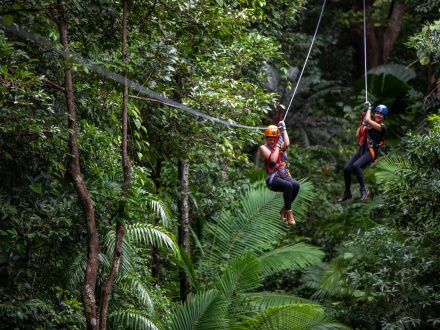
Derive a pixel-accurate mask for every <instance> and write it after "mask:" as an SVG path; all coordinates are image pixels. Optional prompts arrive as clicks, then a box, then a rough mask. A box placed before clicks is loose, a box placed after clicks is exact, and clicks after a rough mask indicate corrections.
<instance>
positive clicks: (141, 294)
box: [119, 274, 155, 316]
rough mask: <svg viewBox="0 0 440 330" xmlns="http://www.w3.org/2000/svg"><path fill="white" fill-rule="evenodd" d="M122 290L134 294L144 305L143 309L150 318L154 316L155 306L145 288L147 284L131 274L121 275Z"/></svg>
mask: <svg viewBox="0 0 440 330" xmlns="http://www.w3.org/2000/svg"><path fill="white" fill-rule="evenodd" d="M119 278H120V282H122V283H123V284H121V287H122V289H126V290H127V291H129V292H130V293H132V294H134V295H135V296H136V297H137V299H138V300H139V302H140V303H141V304H142V305H143V307H142V309H143V310H146V312H147V313H148V315H149V316H154V314H155V311H154V304H153V301H152V299H151V297H150V293H149V291H148V288H147V287H146V286H145V284H146V282H144V281H140V280H139V279H137V278H136V277H134V276H132V275H129V274H121V275H120V276H119Z"/></svg>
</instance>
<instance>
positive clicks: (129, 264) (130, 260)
mask: <svg viewBox="0 0 440 330" xmlns="http://www.w3.org/2000/svg"><path fill="white" fill-rule="evenodd" d="M103 242H104V244H105V245H106V246H107V247H108V253H107V258H108V259H112V258H113V249H114V246H115V242H116V232H115V231H114V230H109V231H108V232H107V234H106V235H105V236H104V240H103ZM122 251H123V253H122V254H121V264H120V267H121V270H122V271H123V272H126V273H128V272H130V271H131V270H132V269H133V267H134V257H135V255H136V248H135V246H134V245H133V244H130V242H128V240H126V239H124V240H123V241H122Z"/></svg>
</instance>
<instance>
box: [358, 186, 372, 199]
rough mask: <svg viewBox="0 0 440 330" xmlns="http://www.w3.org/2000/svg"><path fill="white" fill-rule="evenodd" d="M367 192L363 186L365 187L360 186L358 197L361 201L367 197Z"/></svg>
mask: <svg viewBox="0 0 440 330" xmlns="http://www.w3.org/2000/svg"><path fill="white" fill-rule="evenodd" d="M369 193H370V192H369V191H368V189H367V188H365V187H364V188H361V198H360V200H361V202H363V201H364V200H366V199H367V196H368V194H369Z"/></svg>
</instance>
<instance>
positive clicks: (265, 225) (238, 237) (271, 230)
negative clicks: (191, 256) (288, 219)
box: [204, 186, 286, 264]
mask: <svg viewBox="0 0 440 330" xmlns="http://www.w3.org/2000/svg"><path fill="white" fill-rule="evenodd" d="M282 203H283V202H282V196H281V195H280V194H278V193H275V192H272V191H270V190H269V189H267V188H265V187H262V186H260V187H257V188H255V189H250V190H249V191H248V193H247V194H246V196H243V197H242V204H241V209H240V210H239V211H238V212H237V213H236V214H231V213H230V212H228V211H222V212H221V213H220V214H219V216H218V217H217V219H216V220H217V222H216V223H207V224H206V226H205V228H204V230H205V231H206V235H205V236H206V242H207V247H208V250H207V251H209V252H208V253H206V257H205V258H206V259H208V260H207V262H208V263H214V264H222V263H223V262H222V261H225V260H228V259H235V258H236V257H238V256H240V255H242V254H244V253H245V252H246V251H252V252H254V253H256V254H261V253H263V252H264V251H265V250H267V249H269V248H270V247H271V246H272V245H273V244H274V243H275V242H278V241H279V240H280V239H281V238H282V237H284V235H285V231H286V225H285V224H284V223H282V222H281V221H280V220H279V218H278V217H279V215H278V214H279V213H278V211H279V209H280V208H281V205H282Z"/></svg>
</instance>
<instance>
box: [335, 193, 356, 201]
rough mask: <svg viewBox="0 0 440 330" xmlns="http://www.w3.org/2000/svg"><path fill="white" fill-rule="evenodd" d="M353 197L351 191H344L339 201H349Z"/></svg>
mask: <svg viewBox="0 0 440 330" xmlns="http://www.w3.org/2000/svg"><path fill="white" fill-rule="evenodd" d="M352 197H353V196H352V194H351V192H350V191H344V195H342V197H341V198H339V199H338V203H342V202H345V201H348V200H349V199H351V198H352Z"/></svg>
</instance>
